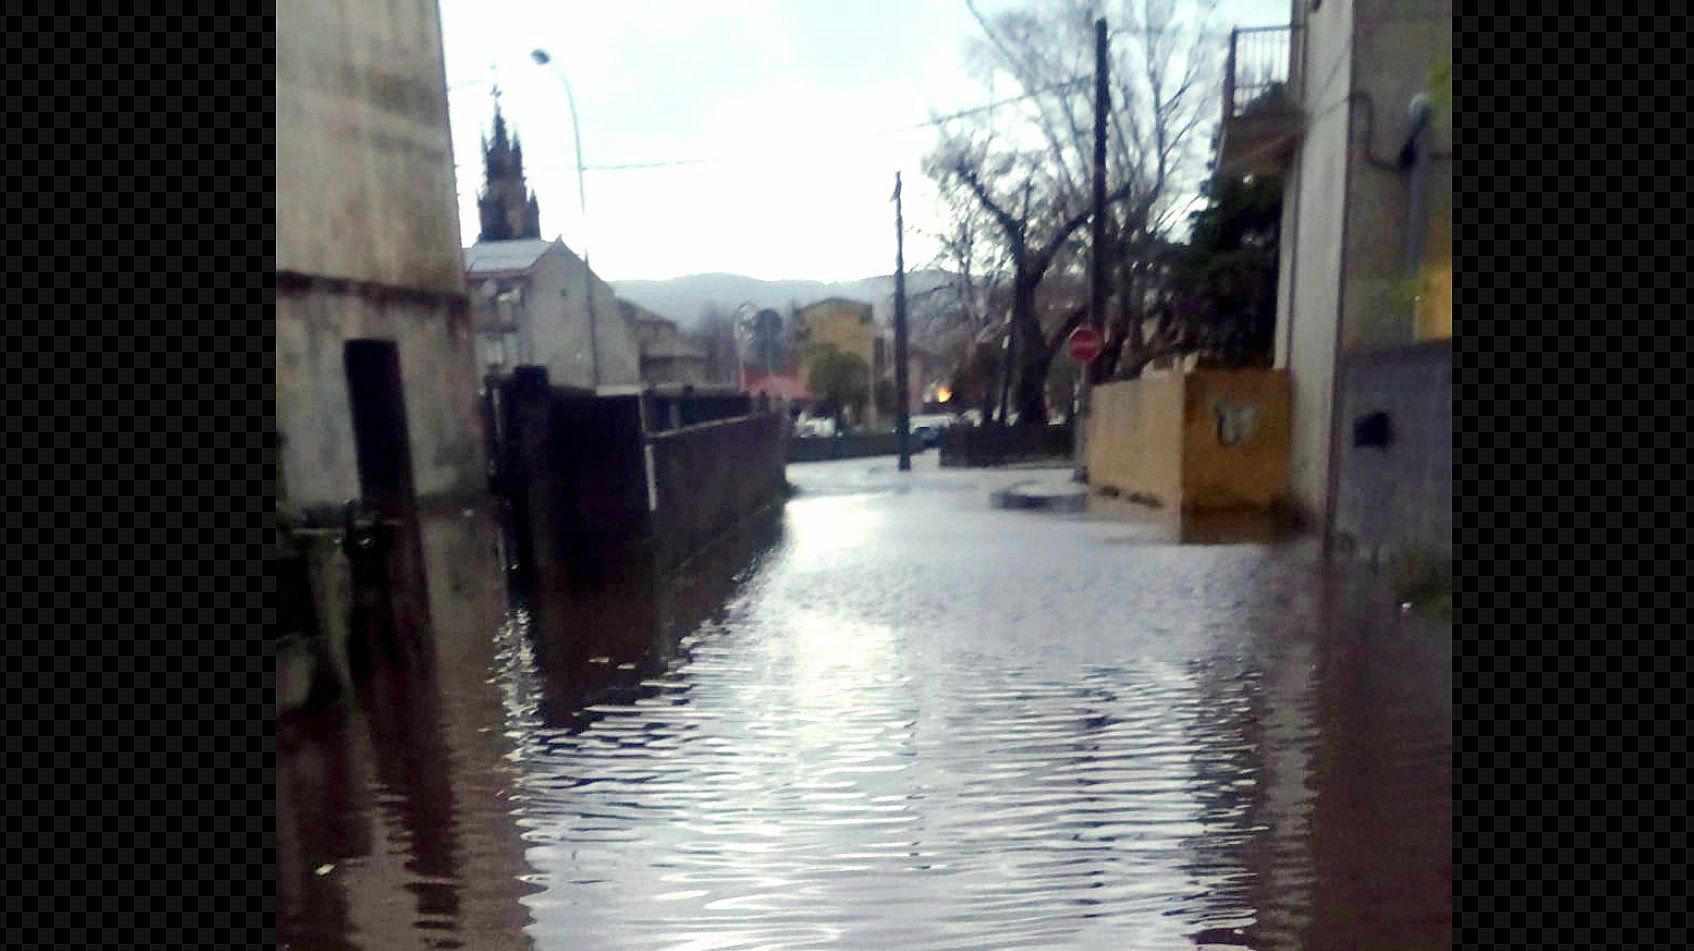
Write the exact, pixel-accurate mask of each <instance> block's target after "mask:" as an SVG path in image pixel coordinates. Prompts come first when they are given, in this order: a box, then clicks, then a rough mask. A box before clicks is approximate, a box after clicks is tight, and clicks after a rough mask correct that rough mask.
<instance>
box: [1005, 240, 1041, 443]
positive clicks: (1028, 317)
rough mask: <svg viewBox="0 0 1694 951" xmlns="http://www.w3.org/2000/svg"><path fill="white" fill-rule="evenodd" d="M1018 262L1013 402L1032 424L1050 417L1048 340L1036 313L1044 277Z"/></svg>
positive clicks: (1014, 292) (1022, 421)
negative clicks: (1037, 296)
mask: <svg viewBox="0 0 1694 951" xmlns="http://www.w3.org/2000/svg"><path fill="white" fill-rule="evenodd" d="M1018 265H1019V266H1018V271H1017V276H1016V278H1015V283H1014V285H1013V288H1012V322H1013V325H1014V327H1015V328H1016V331H1017V332H1016V334H1015V336H1014V337H1013V340H1014V347H1013V350H1014V351H1015V352H1014V353H1013V354H1012V359H1011V363H1012V366H1013V367H1014V368H1015V370H1014V372H1015V374H1016V376H1015V377H1014V383H1015V387H1016V389H1015V393H1014V395H1013V398H1012V405H1013V406H1014V407H1015V408H1016V409H1017V411H1018V425H1020V426H1030V425H1039V424H1041V423H1045V422H1046V421H1047V394H1046V389H1047V359H1046V357H1047V341H1046V339H1045V337H1044V335H1043V334H1042V333H1041V321H1040V320H1039V319H1037V317H1036V315H1035V288H1036V287H1037V285H1038V284H1039V283H1040V277H1038V276H1032V275H1031V274H1030V272H1029V270H1028V269H1027V268H1026V267H1024V266H1023V262H1022V261H1019V262H1018Z"/></svg>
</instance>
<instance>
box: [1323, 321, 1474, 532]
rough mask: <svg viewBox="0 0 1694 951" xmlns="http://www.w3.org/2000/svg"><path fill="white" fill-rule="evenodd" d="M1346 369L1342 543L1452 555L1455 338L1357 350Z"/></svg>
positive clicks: (1339, 485) (1338, 526) (1339, 483)
mask: <svg viewBox="0 0 1694 951" xmlns="http://www.w3.org/2000/svg"><path fill="white" fill-rule="evenodd" d="M1341 372H1342V385H1341V402H1342V406H1341V427H1342V432H1341V436H1342V438H1341V439H1340V440H1339V442H1340V446H1339V448H1338V451H1337V456H1336V465H1337V467H1338V473H1337V478H1336V506H1335V508H1336V511H1335V536H1336V541H1337V543H1338V544H1339V545H1340V546H1341V549H1342V550H1343V551H1352V552H1355V553H1358V554H1363V555H1367V556H1387V555H1392V554H1393V553H1395V552H1396V551H1400V550H1405V549H1415V550H1422V551H1428V552H1436V553H1440V554H1441V555H1443V556H1445V557H1448V558H1451V557H1452V552H1453V346H1452V342H1451V341H1448V340H1435V341H1426V342H1423V343H1417V344H1411V345H1408V346H1404V347H1383V348H1375V349H1370V350H1359V351H1355V352H1352V353H1348V354H1346V355H1345V356H1344V357H1343V358H1342V369H1341ZM1373 423H1374V432H1373V431H1372V428H1371V427H1372V424H1373Z"/></svg>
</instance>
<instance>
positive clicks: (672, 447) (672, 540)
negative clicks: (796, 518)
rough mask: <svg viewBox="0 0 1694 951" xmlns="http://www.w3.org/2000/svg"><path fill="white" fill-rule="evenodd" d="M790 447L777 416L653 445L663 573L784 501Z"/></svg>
mask: <svg viewBox="0 0 1694 951" xmlns="http://www.w3.org/2000/svg"><path fill="white" fill-rule="evenodd" d="M784 442H785V438H784V420H783V419H782V418H781V417H779V416H777V415H776V414H775V413H760V414H757V415H753V416H743V417H741V418H739V419H725V420H718V421H716V422H711V423H702V424H700V425H698V426H688V427H685V428H683V429H677V430H672V431H670V432H665V433H657V434H655V435H653V436H651V437H649V438H648V445H649V446H650V447H651V450H652V459H653V484H654V488H655V494H656V498H657V500H658V507H657V508H656V509H655V511H654V512H653V527H654V535H655V541H656V548H657V552H658V559H659V567H660V568H661V570H664V569H669V568H670V567H672V566H674V565H677V564H679V563H680V562H682V561H684V560H686V559H687V558H689V557H691V556H693V555H695V554H696V553H698V552H699V551H701V550H702V549H703V548H705V547H706V546H707V545H709V544H711V543H712V542H713V541H714V540H715V539H717V538H718V537H719V536H722V535H724V534H726V533H728V532H730V531H732V530H733V529H735V528H736V527H738V526H740V525H742V524H744V523H745V522H747V520H748V519H749V518H751V517H752V516H753V515H754V513H756V512H758V511H760V510H762V509H764V508H767V507H769V506H770V505H772V504H774V503H776V502H778V501H780V500H781V499H782V498H783V494H784V491H785V482H786V480H785V477H784V474H783V471H784V465H785V463H786V461H787V459H786V457H785V455H784Z"/></svg>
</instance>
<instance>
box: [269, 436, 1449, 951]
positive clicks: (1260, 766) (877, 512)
mask: <svg viewBox="0 0 1694 951" xmlns="http://www.w3.org/2000/svg"><path fill="white" fill-rule="evenodd" d="M917 466H918V471H916V472H913V473H899V472H897V471H895V469H894V466H893V460H892V459H873V460H855V461H848V462H836V463H818V464H808V465H796V466H791V467H790V469H789V477H790V479H791V481H793V482H794V483H795V484H796V485H797V487H798V488H799V490H800V492H799V494H798V495H797V496H796V497H795V498H794V499H792V500H791V501H790V502H789V503H788V505H787V507H786V511H785V512H784V513H783V516H782V519H781V524H780V526H779V527H778V529H777V530H776V531H775V534H774V539H772V540H771V541H770V542H769V544H768V547H766V548H764V549H763V550H762V551H761V552H760V553H759V554H758V556H757V557H756V558H755V559H754V560H753V561H752V563H751V564H750V565H749V566H747V567H746V568H745V569H744V570H741V571H740V572H739V573H737V574H735V575H734V576H733V577H732V576H731V571H732V569H725V570H724V571H723V572H722V575H721V576H720V577H712V576H711V575H712V569H711V568H710V567H706V568H703V569H702V575H703V577H701V578H693V577H685V578H681V579H671V580H668V581H665V582H661V583H657V584H656V585H654V586H652V587H651V588H648V587H640V586H636V587H631V588H627V589H619V591H618V595H617V597H615V598H609V599H608V600H609V601H615V602H617V604H618V605H619V607H618V608H616V609H608V608H605V607H604V606H601V607H597V608H590V609H587V610H576V611H574V612H573V611H571V610H569V609H559V610H554V609H551V608H549V607H547V606H545V605H530V606H529V607H528V608H527V609H526V610H523V611H519V612H517V613H515V614H512V615H509V616H508V617H507V618H506V619H505V621H504V623H501V620H500V617H499V616H498V612H499V604H498V601H499V597H500V596H499V595H498V594H497V593H495V592H497V591H498V587H497V586H496V585H494V584H492V583H490V584H487V585H483V584H481V583H480V582H479V581H478V580H477V579H476V578H475V577H474V576H475V574H476V573H475V572H474V571H473V570H472V569H469V568H466V567H465V566H466V565H468V564H471V563H474V561H475V559H474V558H472V557H470V556H469V553H471V552H474V551H475V550H476V548H477V546H478V545H486V544H487V543H488V538H487V537H486V535H485V534H484V535H478V536H477V537H476V538H475V539H473V540H471V541H456V539H458V538H459V536H460V535H461V534H464V533H465V532H469V531H471V529H470V528H469V527H467V526H449V527H440V528H438V529H437V530H436V533H435V535H433V536H431V537H432V538H433V539H434V540H433V541H430V539H429V538H426V542H429V544H430V545H431V552H432V563H437V562H442V561H443V560H444V559H440V558H434V557H433V550H434V548H435V547H437V546H441V545H451V544H460V545H462V546H464V550H465V553H466V554H465V555H463V556H461V557H456V558H449V559H445V560H446V561H448V562H450V563H452V564H454V565H456V566H457V567H456V568H455V569H454V570H455V571H457V572H459V575H458V576H455V577H437V576H436V575H433V574H432V577H431V597H432V604H436V605H439V606H437V607H436V608H435V612H434V613H435V615H436V618H437V622H436V623H437V627H438V629H439V631H438V639H439V640H440V642H441V646H440V648H439V653H440V660H441V663H440V664H439V666H438V672H437V674H436V675H435V676H434V677H432V678H429V679H428V680H426V681H421V682H420V681H417V680H415V679H406V678H400V679H398V680H397V681H396V682H395V683H389V682H388V681H387V680H384V681H381V682H378V683H377V684H373V685H372V686H371V687H369V688H367V689H365V690H363V691H361V693H360V695H359V697H358V698H356V699H355V701H354V702H352V703H350V704H349V705H348V707H347V709H346V710H345V711H343V712H342V713H340V714H337V715H331V716H324V717H320V718H318V719H316V720H314V721H310V722H306V723H304V724H299V725H293V726H289V727H288V728H287V729H286V730H285V731H284V734H283V735H282V736H280V737H279V758H278V767H279V778H278V800H279V802H278V814H279V818H278V826H279V914H278V922H279V929H280V931H281V939H282V941H283V943H284V944H285V945H286V946H291V947H301V948H304V947H372V948H375V947H396V946H415V947H504V946H536V947H543V948H572V949H576V948H585V949H586V948H698V949H708V948H819V947H843V948H1006V947H1054V948H1058V947H1076V948H1112V949H1119V948H1147V949H1165V948H1189V947H1252V948H1336V949H1341V948H1347V949H1352V948H1407V949H1411V948H1445V947H1447V946H1449V944H1450V927H1449V919H1450V914H1451V899H1450V896H1451V890H1452V878H1451V866H1450V857H1451V852H1450V849H1451V833H1450V825H1451V801H1450V792H1449V790H1450V783H1451V769H1450V763H1451V729H1450V717H1451V706H1450V688H1451V652H1450V643H1449V640H1448V636H1447V634H1446V633H1445V632H1444V631H1430V630H1428V629H1426V628H1425V627H1422V626H1420V625H1419V624H1418V623H1416V622H1415V621H1414V620H1413V619H1412V618H1409V617H1406V616H1402V615H1401V614H1400V613H1399V612H1398V611H1396V610H1394V609H1393V606H1392V605H1390V604H1386V603H1385V602H1384V601H1383V599H1382V597H1381V595H1380V593H1379V592H1377V591H1376V589H1375V588H1374V586H1373V585H1371V584H1368V583H1364V582H1363V581H1362V580H1361V579H1357V578H1350V577H1341V576H1339V575H1336V574H1333V573H1326V572H1323V571H1320V570H1319V568H1318V566H1317V561H1316V558H1315V554H1314V552H1313V551H1312V550H1311V548H1310V546H1309V545H1302V544H1294V545H1282V546H1273V545H1263V544H1219V545H1177V544H1172V543H1169V542H1166V541H1163V540H1162V539H1161V534H1160V533H1159V532H1157V531H1156V530H1153V529H1151V528H1148V527H1144V526H1140V525H1136V524H1131V523H1125V522H1119V521H1110V520H1102V519H1097V518H1096V519H1091V518H1089V517H1087V516H1083V515H1057V514H1046V513H1036V512H1018V511H1002V510H997V509H994V508H991V507H990V505H989V503H988V498H989V494H990V492H991V491H992V490H994V489H995V488H999V487H1003V486H1004V485H1006V484H1009V483H1010V482H1013V481H1016V480H1018V479H1021V478H1027V477H1029V475H1030V473H1028V472H984V471H954V470H938V469H937V468H935V460H934V454H933V453H929V454H926V455H925V456H923V457H920V459H919V461H918V464H917ZM1047 477H1048V478H1053V477H1054V476H1053V475H1052V474H1049V475H1048V476H1047ZM479 531H480V530H479ZM434 570H435V569H433V568H432V571H434ZM438 589H439V590H438ZM467 605H468V606H467ZM624 609H628V610H624ZM444 612H445V614H446V616H445V618H444V617H443V614H444ZM542 618H555V619H556V618H564V620H563V621H562V622H561V628H562V633H561V632H554V633H551V634H549V633H544V632H542V631H540V630H538V627H540V626H541V620H540V619H542ZM496 627H497V628H498V633H497V634H496V635H495V636H494V637H493V638H490V637H489V632H490V631H493V630H495V628H496ZM573 628H574V630H575V633H574V634H572V633H570V631H571V629H573ZM614 628H617V629H619V630H618V631H617V632H613V633H608V632H609V631H612V629H614ZM648 628H652V629H654V630H656V631H657V633H655V634H653V636H652V637H648V636H647V634H646V633H643V632H644V631H645V630H646V629H648ZM636 629H641V630H640V631H637V633H635V634H631V633H630V631H634V630H636ZM584 631H591V632H597V633H595V636H592V637H590V638H589V639H588V640H589V642H590V643H591V645H592V646H590V647H588V648H584V649H580V650H577V649H574V648H568V647H566V648H562V647H560V646H559V643H560V638H561V637H562V638H564V640H565V642H567V643H569V644H579V643H580V641H581V638H580V637H579V636H577V635H580V634H582V633H583V632H584ZM671 635H675V636H671ZM572 638H575V639H572Z"/></svg>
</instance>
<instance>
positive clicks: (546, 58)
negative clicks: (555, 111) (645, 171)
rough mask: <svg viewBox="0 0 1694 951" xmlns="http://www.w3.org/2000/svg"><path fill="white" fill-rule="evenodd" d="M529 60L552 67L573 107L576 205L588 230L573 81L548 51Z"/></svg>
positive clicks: (585, 244)
mask: <svg viewBox="0 0 1694 951" xmlns="http://www.w3.org/2000/svg"><path fill="white" fill-rule="evenodd" d="M529 58H530V59H532V60H535V63H536V65H537V66H548V65H551V66H552V67H553V73H554V75H556V76H558V77H559V84H560V85H562V86H564V87H565V102H567V103H569V104H570V107H571V139H572V141H573V142H574V143H575V145H576V203H577V208H578V210H580V211H581V212H582V218H583V227H584V228H585V229H586V228H587V226H588V197H587V196H588V190H587V188H586V187H585V186H584V185H583V174H582V173H583V168H582V128H581V126H579V125H577V121H576V94H575V93H573V92H571V81H570V79H569V78H567V77H566V76H565V70H564V68H563V67H561V66H560V65H559V64H558V63H555V62H553V57H552V55H551V54H549V53H548V52H547V51H546V50H544V49H534V50H531V51H530V53H529ZM582 244H583V252H584V253H586V252H587V251H588V241H587V240H586V239H584V240H583V243H582Z"/></svg>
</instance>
